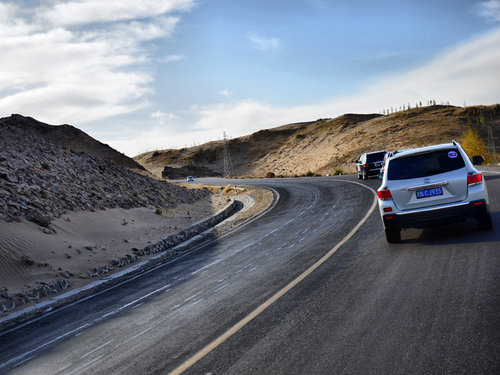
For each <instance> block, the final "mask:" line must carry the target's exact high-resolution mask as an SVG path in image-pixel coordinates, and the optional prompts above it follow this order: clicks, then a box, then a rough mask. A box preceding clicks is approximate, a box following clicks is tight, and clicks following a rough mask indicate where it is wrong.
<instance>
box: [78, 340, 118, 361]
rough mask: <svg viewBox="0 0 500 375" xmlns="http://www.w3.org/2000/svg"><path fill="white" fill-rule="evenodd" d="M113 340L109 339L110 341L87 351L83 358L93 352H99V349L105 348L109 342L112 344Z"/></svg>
mask: <svg viewBox="0 0 500 375" xmlns="http://www.w3.org/2000/svg"><path fill="white" fill-rule="evenodd" d="M112 342H113V340H110V341H108V342H105V343H104V344H102V345H101V346H98V347H97V348H95V349H93V350H91V351H90V352H88V353H85V354H84V355H82V358H85V357H87V356H89V355H91V354H92V353H95V352H97V351H98V350H100V349H102V348H104V347H105V346H108V345H109V344H111V343H112Z"/></svg>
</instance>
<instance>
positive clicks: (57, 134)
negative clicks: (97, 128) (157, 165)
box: [0, 114, 144, 170]
mask: <svg viewBox="0 0 500 375" xmlns="http://www.w3.org/2000/svg"><path fill="white" fill-rule="evenodd" d="M3 125H10V126H13V127H15V128H18V129H22V130H26V131H29V132H30V133H31V134H34V135H38V136H40V137H43V138H44V139H45V140H47V141H49V142H52V143H55V144H56V145H58V146H61V147H65V148H67V149H70V150H72V151H75V152H83V153H85V154H87V155H91V156H95V157H97V158H99V159H103V160H107V161H110V162H112V163H115V164H116V165H119V166H122V167H125V168H129V169H138V170H144V168H143V167H142V166H141V165H140V164H138V163H137V162H135V161H134V160H133V159H132V158H129V157H128V156H126V155H124V154H122V153H120V152H118V151H116V150H115V149H114V148H112V147H110V146H109V145H107V144H104V143H101V142H99V141H98V140H96V139H94V138H92V137H91V136H89V135H88V134H87V133H85V132H83V131H81V130H80V129H77V128H75V127H74V126H71V125H67V124H65V125H49V124H45V123H43V122H40V121H37V120H35V119H33V118H31V117H26V116H22V115H19V114H13V115H11V116H9V117H3V118H0V126H3Z"/></svg>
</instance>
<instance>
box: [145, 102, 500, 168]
mask: <svg viewBox="0 0 500 375" xmlns="http://www.w3.org/2000/svg"><path fill="white" fill-rule="evenodd" d="M488 126H490V127H492V129H493V131H494V135H495V136H497V135H499V134H500V106H499V105H495V106H487V107H486V106H475V107H467V108H462V107H454V106H442V105H437V106H429V107H422V108H412V109H411V110H406V111H401V112H397V113H393V114H391V115H384V116H382V115H377V114H369V115H357V114H347V115H343V116H340V117H337V118H334V119H319V120H317V121H313V122H307V123H298V124H290V125H284V126H280V127H277V128H274V129H267V130H261V131H259V132H257V133H254V134H252V135H249V136H245V137H240V138H236V139H233V140H231V141H230V142H229V150H230V152H231V157H232V161H233V165H234V169H235V174H236V175H237V176H248V177H265V176H266V175H270V173H274V175H275V176H277V177H279V176H296V175H297V176H302V175H305V174H307V172H309V171H310V172H312V173H314V174H321V175H325V174H334V173H335V170H337V169H341V170H342V171H343V173H354V163H353V161H354V160H357V159H358V158H359V155H361V154H362V153H363V152H369V151H375V150H386V151H394V150H398V149H402V148H411V147H419V146H424V145H430V144H436V143H441V142H449V141H451V140H452V139H457V140H458V139H460V137H461V136H462V134H463V133H464V131H465V130H466V129H467V128H468V127H470V128H472V129H474V130H475V131H476V132H477V133H478V134H479V135H480V136H481V138H482V139H483V140H484V139H485V138H486V136H487V128H488ZM221 147H222V145H221V142H220V141H218V142H210V143H207V144H205V145H201V146H197V147H194V148H188V149H182V150H164V151H159V152H155V153H153V152H151V153H146V154H142V155H139V156H137V157H136V158H135V160H136V161H138V162H140V163H141V164H142V165H143V166H144V167H145V168H147V169H149V170H150V171H152V172H153V173H156V172H155V171H160V174H161V170H162V168H163V166H164V165H166V164H168V165H170V166H180V165H188V164H193V163H194V164H197V165H202V166H206V167H207V168H211V169H213V170H215V171H218V172H222V151H221ZM210 148H212V151H210V152H209V151H208V150H209V149H210ZM153 154H156V156H155V157H153ZM207 155H209V156H211V159H210V160H211V161H210V162H206V161H204V159H207V158H208V156H207Z"/></svg>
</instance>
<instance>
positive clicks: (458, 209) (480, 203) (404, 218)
mask: <svg viewBox="0 0 500 375" xmlns="http://www.w3.org/2000/svg"><path fill="white" fill-rule="evenodd" d="M487 212H488V205H487V203H486V201H485V200H484V199H481V200H477V201H472V202H465V203H460V204H456V205H452V206H447V207H442V208H434V209H429V210H424V211H413V212H405V213H386V214H384V215H383V216H382V220H383V222H384V226H385V227H386V228H428V227H432V226H438V225H444V224H450V223H454V222H458V221H463V220H465V219H467V218H469V217H477V216H480V215H482V214H485V213H487Z"/></svg>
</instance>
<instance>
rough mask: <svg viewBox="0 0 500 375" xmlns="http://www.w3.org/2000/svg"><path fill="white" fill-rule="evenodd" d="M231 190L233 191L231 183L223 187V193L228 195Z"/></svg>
mask: <svg viewBox="0 0 500 375" xmlns="http://www.w3.org/2000/svg"><path fill="white" fill-rule="evenodd" d="M231 191H233V188H232V187H231V185H227V186H226V187H225V188H224V195H228V194H229V193H230V192H231Z"/></svg>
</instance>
